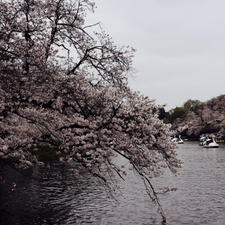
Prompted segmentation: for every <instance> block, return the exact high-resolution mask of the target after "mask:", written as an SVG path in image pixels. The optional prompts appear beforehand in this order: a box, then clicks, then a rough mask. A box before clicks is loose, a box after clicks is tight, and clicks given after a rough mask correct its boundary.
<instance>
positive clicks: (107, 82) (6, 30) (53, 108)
mask: <svg viewBox="0 0 225 225" xmlns="http://www.w3.org/2000/svg"><path fill="white" fill-rule="evenodd" d="M93 10H94V3H93V2H92V1H90V0H70V1H69V0H57V1H55V0H54V1H53V0H42V1H40V0H11V1H6V0H1V1H0V160H2V161H6V162H7V163H9V164H10V165H12V166H14V167H16V168H18V169H25V168H28V167H31V166H33V165H36V164H42V162H40V161H39V160H38V158H37V157H36V155H35V154H33V152H32V151H31V149H34V148H39V147H40V146H44V145H50V146H54V147H55V148H57V151H58V152H59V153H60V154H62V155H63V156H64V157H63V159H64V160H65V161H67V160H71V159H72V160H74V161H76V162H77V163H78V164H79V165H80V167H83V168H86V169H87V171H89V172H90V173H91V174H92V175H93V176H95V177H97V178H98V179H100V180H101V181H102V182H103V184H105V185H108V184H109V182H108V177H109V175H110V173H111V172H115V173H116V174H118V175H119V176H120V177H121V178H123V176H124V171H123V170H122V169H121V168H120V167H119V166H118V165H116V163H115V161H113V160H112V159H113V158H115V157H117V156H118V155H119V156H120V157H124V158H126V159H127V160H128V161H129V163H130V164H131V165H132V166H133V169H134V170H135V171H136V172H137V173H138V174H139V175H140V176H141V177H142V178H143V181H144V182H145V184H146V189H147V191H148V193H149V196H150V197H151V198H152V199H154V200H155V201H156V203H157V204H158V206H159V210H160V213H161V215H162V217H163V218H164V214H163V210H162V208H161V206H160V203H159V200H158V197H157V192H156V191H155V190H154V187H153V186H152V184H151V178H152V177H154V176H159V175H160V174H161V173H162V172H163V169H164V168H169V169H170V170H171V171H172V172H175V171H176V168H179V167H180V161H179V160H178V159H177V155H176V151H175V150H174V145H173V144H172V143H171V142H170V136H171V131H170V127H169V125H166V124H164V123H163V122H162V120H160V119H159V118H158V114H157V110H159V109H160V106H157V105H156V104H155V103H154V101H152V100H150V99H149V98H148V97H145V96H143V95H141V94H140V93H137V92H134V91H132V90H131V89H130V88H129V86H128V82H127V77H128V74H129V72H130V70H131V69H132V67H131V66H132V58H133V55H134V49H132V48H130V47H129V46H127V47H118V46H117V45H116V44H115V43H114V42H113V41H112V39H111V38H110V36H109V35H107V34H106V33H105V32H104V31H102V29H101V27H100V26H99V24H93V25H87V24H86V23H85V17H86V14H87V12H88V11H93ZM93 30H94V31H93ZM103 167H104V168H107V172H106V170H103V169H102V168H103ZM77 172H78V173H79V170H78V171H77Z"/></svg>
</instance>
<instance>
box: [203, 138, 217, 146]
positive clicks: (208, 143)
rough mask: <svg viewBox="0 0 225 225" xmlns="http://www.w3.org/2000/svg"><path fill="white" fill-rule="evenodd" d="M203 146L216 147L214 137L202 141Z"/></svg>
mask: <svg viewBox="0 0 225 225" xmlns="http://www.w3.org/2000/svg"><path fill="white" fill-rule="evenodd" d="M203 147H204V148H218V147H219V144H217V143H216V141H215V138H208V139H207V140H206V141H204V142H203Z"/></svg>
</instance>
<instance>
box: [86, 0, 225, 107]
mask: <svg viewBox="0 0 225 225" xmlns="http://www.w3.org/2000/svg"><path fill="white" fill-rule="evenodd" d="M95 2H96V6H97V8H96V10H95V13H94V14H93V16H91V17H90V18H89V20H90V21H91V22H98V21H100V22H101V24H102V26H103V28H104V29H105V30H106V31H107V33H109V34H110V35H111V36H112V38H113V40H114V41H115V42H116V43H118V44H119V45H131V46H132V47H134V48H135V49H136V50H137V52H136V56H135V58H134V64H133V66H134V68H135V70H136V72H135V74H134V75H133V77H132V78H130V79H129V82H130V86H131V87H132V88H133V89H135V90H138V91H140V92H141V93H143V94H144V95H147V96H149V97H150V98H152V99H156V102H157V103H158V104H167V107H166V108H167V109H170V108H172V107H175V106H181V105H182V104H183V103H184V102H185V101H186V100H188V99H190V98H191V99H198V100H201V101H206V100H208V99H210V98H212V97H216V96H218V95H221V94H225V11H224V10H225V0H139V1H138V0H96V1H95Z"/></svg>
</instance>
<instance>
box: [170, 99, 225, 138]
mask: <svg viewBox="0 0 225 225" xmlns="http://www.w3.org/2000/svg"><path fill="white" fill-rule="evenodd" d="M189 103H191V105H192V106H193V107H190V109H189V110H187V111H186V114H185V115H183V116H182V117H181V116H178V117H177V118H176V119H175V120H174V121H173V122H172V124H173V126H172V128H173V129H175V130H177V131H178V133H182V134H183V135H185V136H188V137H190V138H193V139H199V137H200V136H201V135H215V136H217V137H220V138H223V139H224V138H225V95H220V96H217V97H215V98H212V99H210V100H208V101H206V102H199V101H197V100H189V101H187V102H186V103H185V104H186V105H187V104H188V105H190V104H189ZM196 103H197V104H196ZM185 104H184V105H185Z"/></svg>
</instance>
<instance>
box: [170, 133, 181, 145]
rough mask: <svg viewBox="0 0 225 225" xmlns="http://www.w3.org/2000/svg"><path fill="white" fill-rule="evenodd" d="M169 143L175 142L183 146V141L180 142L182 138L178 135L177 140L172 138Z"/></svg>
mask: <svg viewBox="0 0 225 225" xmlns="http://www.w3.org/2000/svg"><path fill="white" fill-rule="evenodd" d="M171 141H172V142H175V143H177V144H183V143H184V141H183V140H182V138H181V136H180V135H179V137H178V138H177V137H173V138H172V139H171Z"/></svg>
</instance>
